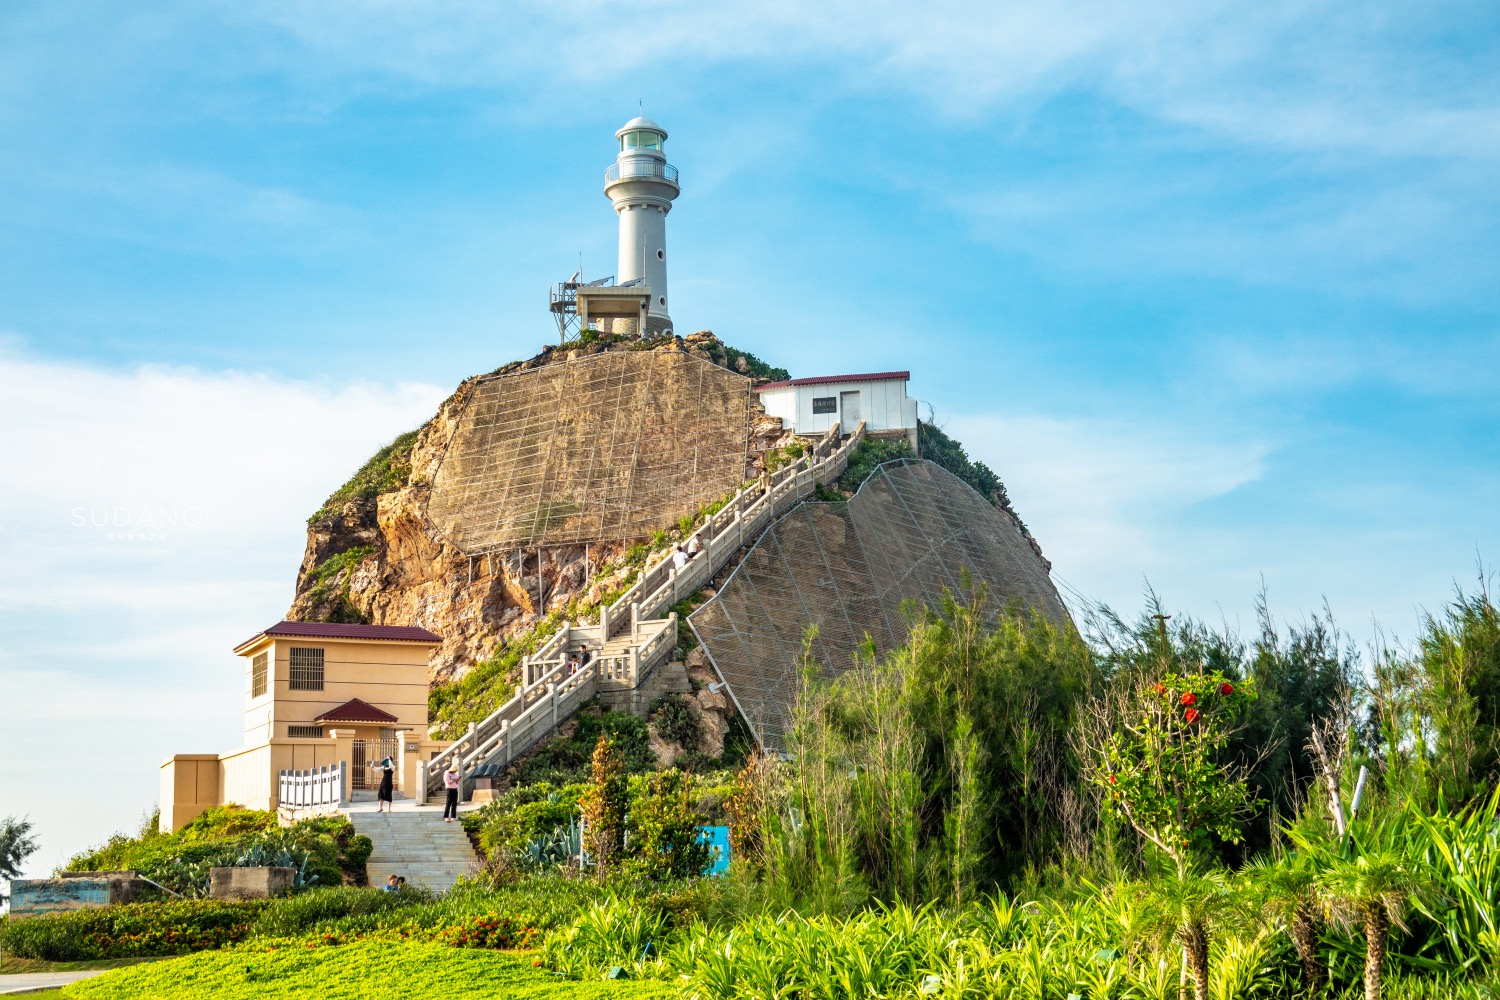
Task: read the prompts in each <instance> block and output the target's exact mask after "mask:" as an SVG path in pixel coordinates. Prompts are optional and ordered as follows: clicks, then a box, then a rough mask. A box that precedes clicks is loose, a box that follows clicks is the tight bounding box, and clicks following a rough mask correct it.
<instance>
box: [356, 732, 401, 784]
mask: <svg viewBox="0 0 1500 1000" xmlns="http://www.w3.org/2000/svg"><path fill="white" fill-rule="evenodd" d="M399 749H400V741H398V740H396V739H395V738H381V739H378V740H355V741H354V746H353V751H354V752H353V753H352V754H351V756H352V757H353V758H354V759H353V760H351V761H350V762H349V770H350V772H351V773H350V776H349V777H350V781H349V786H350V787H351V788H352V789H354V790H355V791H363V790H365V789H367V788H379V787H380V776H379V773H378V772H377V771H375V770H374V769H372V768H371V767H370V766H369V765H371V764H379V763H380V762H381V761H382V760H384V759H385V758H387V757H389V758H390V759H391V760H392V761H397V760H400V759H401V757H400V754H399V753H397V751H398V750H399ZM396 779H397V782H396V783H397V784H400V775H397V776H396Z"/></svg>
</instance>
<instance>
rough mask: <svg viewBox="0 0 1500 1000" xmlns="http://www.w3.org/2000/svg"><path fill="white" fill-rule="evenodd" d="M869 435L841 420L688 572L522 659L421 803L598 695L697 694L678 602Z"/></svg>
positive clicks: (665, 567)
mask: <svg viewBox="0 0 1500 1000" xmlns="http://www.w3.org/2000/svg"><path fill="white" fill-rule="evenodd" d="M864 432H865V425H864V424H863V423H861V424H860V425H859V426H858V427H856V428H855V429H854V433H852V434H850V435H849V437H848V438H846V439H842V440H841V437H840V433H839V426H838V425H837V424H835V425H834V426H833V427H831V428H829V430H828V432H827V433H826V434H824V435H823V436H822V437H821V438H820V439H819V440H817V441H816V442H814V443H813V445H812V447H811V448H810V449H809V451H808V452H807V453H806V454H805V455H804V456H803V457H801V458H799V459H797V460H796V461H795V462H793V463H790V464H789V465H786V466H783V467H782V468H780V469H778V470H777V471H776V472H774V473H769V474H768V475H766V476H765V477H764V478H763V479H762V480H761V481H760V482H758V483H754V484H751V485H750V486H747V487H746V488H744V489H742V490H740V491H739V492H738V493H736V494H735V495H734V496H733V497H732V498H731V499H730V500H729V501H728V502H727V503H726V504H725V505H724V506H723V507H722V508H721V509H720V510H719V511H718V512H717V513H716V514H714V515H713V516H712V517H710V518H708V519H707V520H706V521H705V522H704V523H703V524H702V525H701V526H700V527H699V528H698V530H697V531H696V532H694V537H695V538H696V539H697V540H698V543H699V548H700V552H699V554H698V555H697V556H695V557H694V558H693V559H692V560H691V561H690V562H688V564H687V565H686V566H684V567H682V568H681V569H680V570H679V569H678V568H676V567H674V566H673V565H672V564H671V560H670V559H669V558H667V557H666V555H665V554H664V555H663V556H662V557H661V558H659V559H658V560H657V561H656V562H655V563H653V564H651V565H648V566H647V567H646V569H645V570H644V571H643V572H642V573H641V575H640V576H639V578H638V579H637V580H636V582H635V583H634V584H632V585H631V586H630V587H629V588H628V589H627V590H626V591H625V593H624V594H622V595H621V596H620V597H619V598H617V599H616V600H615V602H614V603H613V604H606V605H604V606H602V607H601V608H600V609H599V621H598V623H597V624H593V625H582V624H574V623H568V624H564V625H563V626H562V628H561V629H559V630H558V631H557V632H556V633H554V634H553V636H552V637H551V638H550V639H549V640H548V641H547V642H546V643H545V644H544V645H543V646H542V647H541V648H540V649H538V650H537V651H536V652H535V653H534V654H532V655H531V656H529V657H526V658H525V659H523V661H522V664H521V676H522V679H521V684H520V685H519V687H518V689H517V691H516V693H515V696H514V697H513V698H511V699H510V700H509V701H507V702H506V703H505V704H503V705H501V706H500V707H499V708H497V709H496V710H495V711H494V712H493V713H491V714H490V715H489V716H488V717H487V718H485V719H484V720H483V721H482V722H478V723H474V724H472V725H471V726H470V727H469V731H468V732H467V733H464V734H462V735H461V736H459V738H458V739H457V740H455V741H454V743H453V745H452V746H450V747H449V748H448V749H447V750H444V751H443V752H442V753H441V754H438V755H437V756H436V757H434V758H433V759H432V760H431V761H425V762H421V765H420V770H419V773H418V779H417V786H418V788H417V798H418V801H419V802H425V801H427V800H428V798H429V797H435V796H438V795H440V794H441V775H442V772H443V771H444V770H445V769H446V768H447V767H448V765H449V764H450V763H457V766H458V770H459V772H460V773H461V774H462V775H463V780H464V784H463V787H464V797H465V798H467V797H468V794H469V792H470V790H471V788H472V774H473V771H474V768H476V767H478V766H479V765H481V764H485V763H494V764H499V765H501V766H502V767H503V766H505V765H506V764H509V763H510V762H511V761H512V760H515V759H516V758H517V757H519V756H520V755H521V754H523V753H525V752H526V751H527V750H528V749H529V748H530V747H531V746H533V745H535V744H536V743H537V742H538V741H539V740H541V739H542V738H544V737H545V736H546V735H547V734H549V733H551V732H552V731H553V730H554V729H556V728H557V726H558V724H559V723H560V722H562V721H563V720H565V719H567V718H568V717H570V716H571V715H572V714H573V713H574V712H575V711H577V710H578V708H579V706H581V705H583V704H584V703H585V702H587V701H588V700H589V699H591V698H594V697H599V698H601V699H603V700H604V701H605V702H606V703H607V704H610V705H613V706H614V707H617V708H624V709H628V710H630V711H634V712H638V713H643V712H644V711H645V709H646V707H647V706H648V705H649V704H650V703H651V702H652V701H653V700H655V698H656V697H657V696H658V695H659V694H662V693H665V692H667V691H683V692H686V691H691V690H692V685H691V684H690V683H689V682H688V680H687V676H686V673H685V671H684V670H683V669H682V667H681V665H680V664H668V663H667V661H668V660H669V659H670V658H671V655H672V653H673V651H674V650H675V649H676V647H677V615H676V614H675V613H673V612H671V608H672V606H673V605H675V604H677V603H678V602H679V601H680V600H682V599H683V598H684V597H686V596H688V595H690V594H693V593H696V592H697V591H698V590H699V589H700V588H701V587H703V586H704V585H705V584H707V583H708V582H709V581H710V580H711V579H712V578H713V576H714V574H715V573H717V572H718V571H719V570H720V569H722V568H723V567H724V566H725V565H727V564H728V563H729V562H730V561H731V560H732V559H733V558H735V557H736V554H737V553H738V552H739V551H740V550H741V549H742V548H743V547H744V546H745V545H748V544H750V543H751V542H753V541H754V540H755V539H756V538H758V537H759V535H760V533H761V532H762V531H764V530H765V529H766V528H767V527H769V526H770V525H771V523H772V522H774V521H775V519H776V518H778V517H780V516H781V515H782V514H784V513H786V512H787V511H788V510H790V509H792V507H794V506H796V505H797V504H798V503H800V502H802V500H803V499H804V498H805V497H806V496H807V495H808V494H810V493H811V492H812V491H813V489H814V488H815V487H816V486H817V485H818V484H820V483H829V482H832V481H833V480H835V479H837V478H838V477H839V476H840V475H842V474H843V472H844V469H845V468H846V467H847V466H848V464H849V454H850V453H851V452H852V451H853V450H854V449H855V448H856V447H858V446H859V443H860V441H861V440H863V438H864ZM584 652H587V653H589V654H590V657H591V659H590V660H589V663H588V665H587V666H585V667H584V668H583V669H581V670H578V671H576V672H574V673H569V672H568V670H567V663H568V660H569V659H570V658H571V657H573V656H574V655H578V654H582V653H584ZM674 666H675V667H676V669H675V670H674V669H672V668H673V667H674ZM662 668H664V669H662ZM376 850H377V851H378V850H379V846H378V842H377V847H376ZM373 870H374V869H373V859H372V868H371V871H372V872H373ZM407 877H408V878H410V877H411V876H410V875H408V876H407ZM372 878H373V875H372Z"/></svg>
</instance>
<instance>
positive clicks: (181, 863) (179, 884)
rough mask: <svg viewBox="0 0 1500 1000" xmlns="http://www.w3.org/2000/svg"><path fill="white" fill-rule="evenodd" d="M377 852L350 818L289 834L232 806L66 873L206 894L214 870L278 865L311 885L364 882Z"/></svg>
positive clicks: (106, 851)
mask: <svg viewBox="0 0 1500 1000" xmlns="http://www.w3.org/2000/svg"><path fill="white" fill-rule="evenodd" d="M371 846H372V845H371V843H370V839H369V838H368V837H365V836H361V835H357V834H355V832H354V825H353V824H352V823H350V822H349V820H348V819H347V818H345V817H343V816H320V817H316V818H314V819H307V820H302V821H300V822H298V823H294V824H293V825H292V826H290V827H287V828H285V829H282V828H280V827H278V826H277V822H276V814H275V813H271V812H265V811H262V810H257V809H245V808H243V807H241V806H235V805H229V806H218V807H216V808H213V809H209V810H207V811H205V812H204V813H203V814H202V815H200V816H198V817H197V818H196V819H194V820H193V821H192V822H191V823H189V824H187V825H186V826H184V827H183V828H182V829H180V830H177V831H176V832H174V833H169V834H167V833H160V832H158V831H157V830H156V829H154V828H152V829H143V830H142V831H141V833H140V835H139V836H136V837H127V836H125V835H123V834H116V835H115V836H113V837H111V838H110V839H109V841H108V842H107V843H105V844H104V845H103V846H101V847H97V848H94V849H93V850H91V851H85V852H84V853H82V854H79V855H77V856H76V857H74V858H72V859H70V860H69V861H68V864H67V866H66V869H67V870H68V871H120V870H125V869H134V870H136V871H139V872H140V873H141V874H142V875H144V876H145V877H146V878H149V879H152V880H153V881H156V882H159V883H161V884H162V885H164V886H166V887H167V888H168V889H171V890H172V891H174V892H178V893H181V894H183V895H187V896H203V895H206V894H207V892H208V873H209V869H210V868H213V867H215V866H219V865H237V864H246V865H252V864H260V863H268V860H267V859H271V860H274V861H275V862H276V863H278V864H289V865H291V866H292V867H295V868H298V869H299V870H300V872H301V876H302V883H303V884H305V885H321V886H337V885H340V884H342V883H344V882H346V881H348V882H352V883H355V884H358V883H359V882H362V881H363V880H364V865H365V861H366V860H368V858H369V856H370V850H371ZM300 887H302V886H301V885H299V888H300Z"/></svg>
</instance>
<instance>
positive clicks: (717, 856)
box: [698, 826, 729, 875]
mask: <svg viewBox="0 0 1500 1000" xmlns="http://www.w3.org/2000/svg"><path fill="white" fill-rule="evenodd" d="M698 843H700V844H707V845H709V847H711V848H712V849H713V861H712V862H711V863H710V864H709V866H708V872H707V874H709V875H723V874H724V873H725V872H727V871H728V870H729V827H727V826H700V827H699V828H698Z"/></svg>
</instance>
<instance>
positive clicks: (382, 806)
mask: <svg viewBox="0 0 1500 1000" xmlns="http://www.w3.org/2000/svg"><path fill="white" fill-rule="evenodd" d="M370 766H371V767H378V768H380V791H378V792H376V793H375V811H376V812H390V811H391V800H392V799H393V798H394V797H395V792H394V790H393V788H392V786H393V785H394V784H395V781H396V762H395V761H393V760H391V759H390V758H389V757H386V758H383V759H382V760H381V762H380V763H379V764H371V765H370Z"/></svg>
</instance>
